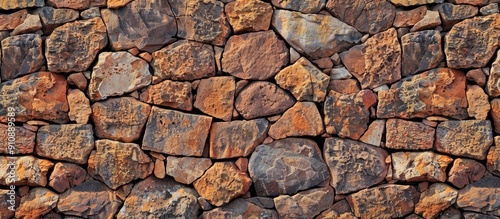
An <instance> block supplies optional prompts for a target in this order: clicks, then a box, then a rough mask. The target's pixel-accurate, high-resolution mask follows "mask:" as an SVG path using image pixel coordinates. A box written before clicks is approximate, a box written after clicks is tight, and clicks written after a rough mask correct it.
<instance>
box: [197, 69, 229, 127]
mask: <svg viewBox="0 0 500 219" xmlns="http://www.w3.org/2000/svg"><path fill="white" fill-rule="evenodd" d="M235 88H236V81H235V79H234V78H233V77H230V76H222V77H211V78H207V79H202V80H200V84H199V85H198V88H197V89H196V91H197V95H196V100H195V101H194V104H193V105H194V107H196V108H197V109H199V110H200V111H201V112H203V113H205V114H208V115H210V116H212V117H215V118H218V119H222V120H224V121H230V120H231V118H232V117H233V107H234V94H235Z"/></svg>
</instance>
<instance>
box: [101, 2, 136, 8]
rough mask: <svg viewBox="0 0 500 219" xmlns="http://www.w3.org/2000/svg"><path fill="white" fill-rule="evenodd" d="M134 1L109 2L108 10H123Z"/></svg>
mask: <svg viewBox="0 0 500 219" xmlns="http://www.w3.org/2000/svg"><path fill="white" fill-rule="evenodd" d="M131 1H132V0H108V2H107V4H106V6H107V7H108V8H113V9H114V8H121V7H123V6H125V5H127V4H128V3H129V2H131Z"/></svg>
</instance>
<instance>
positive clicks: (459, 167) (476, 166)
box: [448, 147, 494, 188]
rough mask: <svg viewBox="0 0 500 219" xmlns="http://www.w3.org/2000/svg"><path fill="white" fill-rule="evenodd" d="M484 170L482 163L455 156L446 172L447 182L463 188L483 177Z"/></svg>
mask: <svg viewBox="0 0 500 219" xmlns="http://www.w3.org/2000/svg"><path fill="white" fill-rule="evenodd" d="M493 148H494V147H492V149H493ZM492 149H490V152H491V151H492ZM485 172H486V168H485V167H484V165H483V164H481V163H479V162H477V161H475V160H472V159H465V158H457V159H455V161H453V166H452V167H451V169H450V171H449V172H448V182H450V183H451V184H452V185H454V186H455V187H457V188H463V187H464V186H466V185H468V184H471V183H473V182H476V181H478V180H480V179H481V178H483V176H484V173H485Z"/></svg>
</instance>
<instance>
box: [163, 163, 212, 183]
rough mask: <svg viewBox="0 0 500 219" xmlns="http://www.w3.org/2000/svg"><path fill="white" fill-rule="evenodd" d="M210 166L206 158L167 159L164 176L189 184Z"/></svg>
mask: <svg viewBox="0 0 500 219" xmlns="http://www.w3.org/2000/svg"><path fill="white" fill-rule="evenodd" d="M211 166H212V161H211V160H210V159H208V158H195V157H174V156H168V157H167V166H166V174H167V175H169V176H171V177H173V178H174V179H175V181H177V182H179V183H182V184H187V185H188V184H191V183H192V182H194V181H195V180H197V179H198V178H200V177H201V176H202V175H203V173H205V171H206V170H207V169H208V168H210V167H211Z"/></svg>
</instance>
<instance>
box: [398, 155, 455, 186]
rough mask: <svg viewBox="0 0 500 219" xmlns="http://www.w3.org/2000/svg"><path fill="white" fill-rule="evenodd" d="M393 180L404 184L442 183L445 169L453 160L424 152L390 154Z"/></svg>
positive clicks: (444, 178)
mask: <svg viewBox="0 0 500 219" xmlns="http://www.w3.org/2000/svg"><path fill="white" fill-rule="evenodd" d="M391 158H392V168H393V178H394V179H396V180H401V181H406V182H419V181H430V182H444V181H446V168H447V167H448V164H450V163H451V162H452V161H453V159H452V158H451V157H448V156H446V155H440V154H435V153H433V152H431V151H426V152H396V153H393V154H391Z"/></svg>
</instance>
